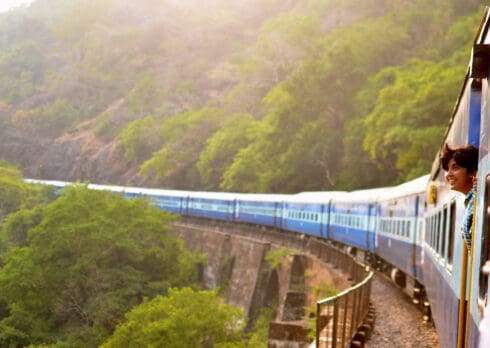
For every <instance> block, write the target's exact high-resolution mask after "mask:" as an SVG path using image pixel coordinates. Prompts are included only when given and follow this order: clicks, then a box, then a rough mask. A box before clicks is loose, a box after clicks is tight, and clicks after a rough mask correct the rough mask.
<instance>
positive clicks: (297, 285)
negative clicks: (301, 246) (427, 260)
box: [281, 255, 306, 321]
mask: <svg viewBox="0 0 490 348" xmlns="http://www.w3.org/2000/svg"><path fill="white" fill-rule="evenodd" d="M290 260H291V270H290V273H289V284H288V290H287V291H286V295H285V298H284V302H283V304H282V313H281V320H284V321H291V320H301V319H302V318H303V316H304V315H305V306H306V286H305V264H306V257H305V256H304V255H294V256H293V257H292V258H291V259H290Z"/></svg>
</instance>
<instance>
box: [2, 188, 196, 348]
mask: <svg viewBox="0 0 490 348" xmlns="http://www.w3.org/2000/svg"><path fill="white" fill-rule="evenodd" d="M173 220H174V217H173V216H172V215H170V214H169V213H166V212H163V211H161V210H159V209H157V208H155V207H153V206H152V205H150V202H149V201H147V200H142V199H133V200H126V199H124V198H123V197H122V196H121V195H116V194H113V193H110V192H104V191H94V190H88V189H87V188H86V187H85V186H84V185H79V186H76V187H69V188H67V189H66V190H65V191H64V192H63V194H62V195H61V197H59V198H58V199H57V200H55V201H54V202H52V203H50V204H49V205H44V206H43V205H42V206H38V207H37V208H33V209H27V208H25V209H20V210H19V211H18V212H14V213H11V214H10V215H9V217H8V219H7V220H6V221H5V223H4V224H2V229H1V230H0V233H1V234H0V235H1V239H3V240H6V241H8V243H9V245H10V247H9V248H8V250H6V251H4V253H3V254H2V262H3V266H2V268H1V269H0V303H1V304H2V307H5V308H6V310H5V313H2V316H1V318H0V319H1V320H0V345H2V346H27V345H29V344H34V345H38V344H66V345H67V346H85V347H86V346H97V345H98V344H100V343H102V341H104V340H105V339H106V338H107V337H108V336H110V335H111V334H112V332H113V331H114V329H115V328H116V326H117V325H118V324H119V323H121V322H122V320H123V318H124V314H125V313H126V312H127V311H129V310H130V309H131V308H132V307H134V306H136V305H138V304H139V303H141V301H143V299H144V298H153V297H154V296H156V295H159V294H160V295H165V294H167V291H168V288H169V287H176V286H179V287H180V286H189V285H192V284H195V281H196V279H197V263H199V262H202V260H201V257H200V256H199V255H196V254H191V253H190V252H188V251H187V250H186V249H184V247H183V244H182V241H181V240H180V239H178V238H176V237H175V236H173V234H172V233H171V231H170V230H169V222H171V221H173Z"/></svg>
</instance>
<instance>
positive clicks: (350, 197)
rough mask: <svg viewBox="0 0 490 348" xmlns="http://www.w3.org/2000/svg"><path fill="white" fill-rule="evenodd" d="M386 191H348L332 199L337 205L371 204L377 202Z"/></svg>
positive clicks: (381, 188)
mask: <svg viewBox="0 0 490 348" xmlns="http://www.w3.org/2000/svg"><path fill="white" fill-rule="evenodd" d="M387 190H388V188H387V187H378V188H372V189H364V190H355V191H350V192H348V193H347V194H345V195H341V196H339V197H336V198H335V199H334V201H335V202H339V203H371V202H377V201H378V200H379V197H381V195H382V194H383V193H385V192H386V191H387Z"/></svg>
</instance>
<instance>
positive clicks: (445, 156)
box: [439, 144, 478, 173]
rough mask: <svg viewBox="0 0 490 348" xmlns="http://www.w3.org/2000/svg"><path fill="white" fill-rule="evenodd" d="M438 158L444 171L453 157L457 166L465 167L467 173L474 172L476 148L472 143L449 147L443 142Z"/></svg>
mask: <svg viewBox="0 0 490 348" xmlns="http://www.w3.org/2000/svg"><path fill="white" fill-rule="evenodd" d="M439 159H440V160H441V165H442V168H443V169H444V170H446V171H447V170H448V167H449V161H450V160H451V159H454V161H455V162H456V164H457V165H458V166H460V167H463V168H466V170H467V171H468V173H474V172H476V170H477V169H478V149H477V148H476V147H474V146H473V145H464V146H460V147H450V146H449V145H448V144H444V147H443V148H442V151H441V154H440V156H439Z"/></svg>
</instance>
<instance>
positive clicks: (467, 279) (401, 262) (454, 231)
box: [26, 8, 490, 347]
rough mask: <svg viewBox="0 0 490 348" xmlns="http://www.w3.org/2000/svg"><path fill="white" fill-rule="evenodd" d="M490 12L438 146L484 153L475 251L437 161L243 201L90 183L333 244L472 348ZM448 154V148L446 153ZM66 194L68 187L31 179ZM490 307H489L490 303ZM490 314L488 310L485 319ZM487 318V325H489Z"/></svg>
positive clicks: (478, 286) (489, 186)
mask: <svg viewBox="0 0 490 348" xmlns="http://www.w3.org/2000/svg"><path fill="white" fill-rule="evenodd" d="M489 17H490V11H489V9H488V8H486V9H485V11H484V16H483V19H482V22H481V25H480V27H479V30H478V32H477V35H476V38H475V41H474V45H473V50H472V54H471V58H470V62H469V65H468V69H467V73H466V76H465V79H464V83H463V86H462V89H461V92H460V95H459V97H458V99H457V103H456V106H455V108H454V112H453V114H452V116H451V119H450V122H449V126H448V129H447V131H446V134H445V136H444V139H442V142H441V144H445V143H448V144H451V145H453V146H458V145H463V144H472V145H474V146H476V147H478V148H479V162H478V175H477V197H476V200H475V202H476V203H475V214H474V228H473V238H474V239H473V240H474V243H472V245H473V247H472V248H471V249H472V250H471V252H470V254H469V255H466V254H465V253H464V252H463V248H466V246H465V245H464V241H463V239H462V238H461V236H460V226H461V221H462V219H463V214H464V202H463V201H464V196H463V195H462V194H461V193H457V192H455V191H451V190H450V188H449V185H448V184H447V183H446V181H445V173H444V171H443V170H442V169H441V166H440V163H439V158H438V156H436V159H435V160H434V163H433V166H432V170H431V172H430V173H429V174H427V175H425V176H423V177H420V178H418V179H415V180H412V181H410V182H406V183H404V184H401V185H398V186H393V187H383V188H376V189H369V190H357V191H350V192H344V191H335V192H303V193H298V194H240V193H229V192H192V191H178V190H162V189H149V188H137V187H122V186H108V185H94V184H89V185H88V186H89V188H92V189H100V190H111V191H115V192H120V193H122V194H124V195H125V196H126V197H127V198H132V197H143V196H144V197H149V199H150V200H151V201H152V202H153V203H154V204H155V205H156V206H157V207H159V208H160V209H165V210H167V211H170V212H173V213H175V214H179V215H182V216H193V217H201V218H209V219H217V220H224V221H230V222H236V223H248V224H259V225H265V226H271V227H275V228H277V229H281V230H287V231H292V232H296V233H301V234H305V235H309V236H311V237H314V238H322V239H327V240H329V241H330V242H331V243H335V244H337V245H339V246H342V247H344V248H345V249H346V250H348V251H349V252H350V253H351V254H353V255H356V257H358V258H363V259H364V260H365V261H366V263H370V264H371V265H373V266H375V267H376V268H378V269H381V270H382V271H384V272H386V273H388V274H390V275H391V276H392V278H393V280H394V281H395V282H396V283H397V284H398V286H399V287H400V288H401V289H402V290H403V291H405V292H406V293H408V294H409V295H410V296H411V297H412V298H413V301H414V302H415V303H420V304H421V305H425V308H426V313H425V314H426V318H427V319H429V317H430V318H431V319H432V320H433V321H434V324H435V327H436V329H437V332H438V335H439V338H440V342H441V346H442V347H456V346H458V347H463V346H467V347H476V346H477V345H478V341H479V340H480V336H482V335H490V333H487V332H486V329H481V330H479V326H480V322H481V321H482V319H483V313H484V308H485V305H486V303H487V297H488V290H489V282H488V275H487V274H486V273H484V272H481V270H482V267H483V265H485V263H486V262H487V261H489V260H490V155H489V153H488V150H489V148H490V86H489V61H490V34H489V28H490V19H489ZM441 148H442V145H441ZM26 181H27V182H31V183H45V184H50V185H54V186H55V187H57V188H62V187H64V186H66V185H68V184H69V183H67V182H62V181H43V180H29V179H26ZM489 306H490V304H489ZM489 312H490V311H489ZM488 320H490V318H488Z"/></svg>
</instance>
